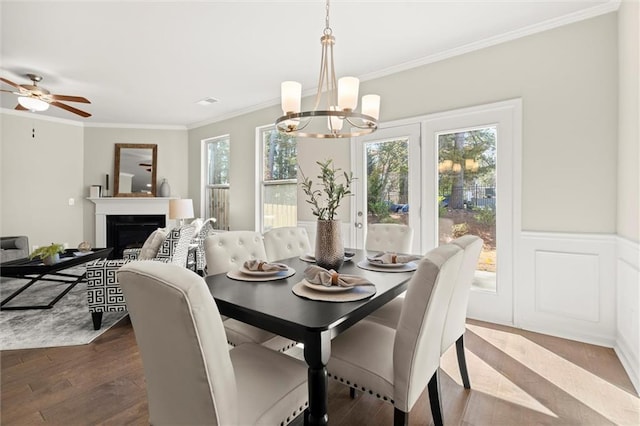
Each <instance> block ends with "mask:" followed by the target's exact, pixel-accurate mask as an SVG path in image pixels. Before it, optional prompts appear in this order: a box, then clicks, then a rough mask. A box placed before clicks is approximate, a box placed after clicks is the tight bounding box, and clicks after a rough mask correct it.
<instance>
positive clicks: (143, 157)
mask: <svg viewBox="0 0 640 426" xmlns="http://www.w3.org/2000/svg"><path fill="white" fill-rule="evenodd" d="M115 154H116V156H115V174H114V191H113V196H114V197H155V196H156V165H157V157H158V145H156V144H133V143H130V144H125V143H117V144H116V153H115Z"/></svg>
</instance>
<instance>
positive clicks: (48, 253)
mask: <svg viewBox="0 0 640 426" xmlns="http://www.w3.org/2000/svg"><path fill="white" fill-rule="evenodd" d="M58 253H64V246H63V245H62V244H55V243H51V245H50V246H44V247H38V248H37V249H35V250H34V251H33V252H32V253H31V254H30V255H29V259H33V258H35V257H39V258H40V259H44V258H46V257H52V256H55V255H56V254H58Z"/></svg>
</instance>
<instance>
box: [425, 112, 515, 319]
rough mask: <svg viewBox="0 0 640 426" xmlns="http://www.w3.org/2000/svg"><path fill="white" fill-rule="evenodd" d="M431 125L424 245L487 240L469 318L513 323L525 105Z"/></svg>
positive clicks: (431, 119)
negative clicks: (464, 239) (468, 236)
mask: <svg viewBox="0 0 640 426" xmlns="http://www.w3.org/2000/svg"><path fill="white" fill-rule="evenodd" d="M423 125H424V127H423V129H424V133H425V145H424V149H423V151H422V166H423V172H424V173H423V180H422V187H423V194H424V198H425V200H429V201H428V202H427V203H426V204H427V206H425V208H424V210H425V214H424V215H423V229H422V238H423V239H424V240H425V241H427V244H430V243H431V244H434V245H437V244H442V243H446V242H448V241H451V240H452V239H455V238H456V237H459V236H461V235H464V234H467V233H471V234H474V235H479V236H480V237H482V238H483V241H484V247H483V251H482V254H481V256H480V261H479V262H478V267H477V269H476V274H475V278H474V281H473V285H472V289H471V295H470V297H469V308H468V316H469V317H470V318H477V319H482V320H486V321H492V322H497V323H503V324H513V318H514V313H513V300H514V283H513V278H514V262H515V261H516V257H515V241H516V237H517V235H518V233H519V230H520V181H521V178H520V145H521V102H520V101H519V100H515V101H505V102H499V103H495V104H489V105H483V106H479V107H473V108H465V109H460V110H455V111H448V112H445V113H439V114H433V115H430V116H428V117H426V120H425V121H424V123H423ZM427 211H430V212H431V213H432V214H431V215H429V214H426V213H427ZM433 217H437V218H438V220H430V219H431V218H433Z"/></svg>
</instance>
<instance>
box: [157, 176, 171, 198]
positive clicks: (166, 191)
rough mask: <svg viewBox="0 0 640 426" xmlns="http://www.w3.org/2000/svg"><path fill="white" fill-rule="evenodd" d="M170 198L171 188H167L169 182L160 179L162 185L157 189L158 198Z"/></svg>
mask: <svg viewBox="0 0 640 426" xmlns="http://www.w3.org/2000/svg"><path fill="white" fill-rule="evenodd" d="M169 196H171V187H170V186H169V182H167V180H166V179H162V183H161V184H160V187H159V188H158V197H169Z"/></svg>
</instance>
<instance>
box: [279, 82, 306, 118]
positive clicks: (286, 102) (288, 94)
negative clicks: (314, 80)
mask: <svg viewBox="0 0 640 426" xmlns="http://www.w3.org/2000/svg"><path fill="white" fill-rule="evenodd" d="M280 90H281V97H282V112H284V113H285V114H288V113H290V112H300V102H301V101H300V100H301V97H302V84H300V83H298V82H297V81H283V82H282V84H281V85H280Z"/></svg>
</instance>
